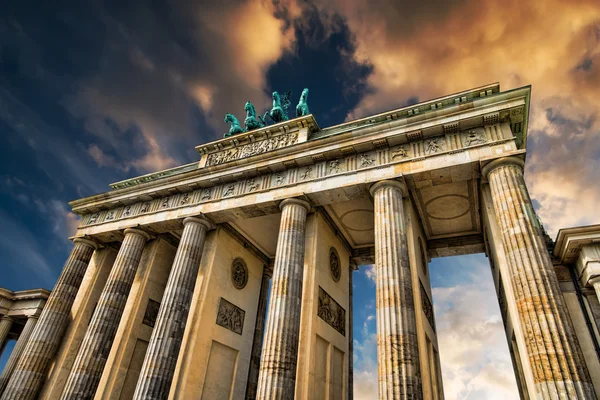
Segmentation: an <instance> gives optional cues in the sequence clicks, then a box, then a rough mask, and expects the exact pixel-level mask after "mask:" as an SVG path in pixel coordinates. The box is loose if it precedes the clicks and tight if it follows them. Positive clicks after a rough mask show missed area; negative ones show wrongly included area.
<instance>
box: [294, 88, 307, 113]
mask: <svg viewBox="0 0 600 400" xmlns="http://www.w3.org/2000/svg"><path fill="white" fill-rule="evenodd" d="M308 114H310V111H308V88H304V90H302V94H301V95H300V101H298V105H297V106H296V117H303V116H305V115H308Z"/></svg>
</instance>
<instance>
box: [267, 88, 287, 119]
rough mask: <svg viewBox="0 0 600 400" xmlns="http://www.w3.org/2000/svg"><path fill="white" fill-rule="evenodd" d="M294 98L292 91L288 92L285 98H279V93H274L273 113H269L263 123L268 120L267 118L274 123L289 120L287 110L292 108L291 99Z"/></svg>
mask: <svg viewBox="0 0 600 400" xmlns="http://www.w3.org/2000/svg"><path fill="white" fill-rule="evenodd" d="M291 96H292V91H291V90H290V91H288V92H287V93H286V94H284V95H283V96H279V93H278V92H273V96H272V97H273V108H271V111H267V112H266V113H265V115H264V117H263V119H262V122H265V121H266V120H267V117H270V118H271V119H272V120H273V122H275V123H278V122H282V121H287V120H288V115H287V110H288V108H290V104H291V103H290V97H291Z"/></svg>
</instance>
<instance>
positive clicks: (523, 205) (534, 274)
mask: <svg viewBox="0 0 600 400" xmlns="http://www.w3.org/2000/svg"><path fill="white" fill-rule="evenodd" d="M523 165H524V162H523V160H521V159H519V158H515V157H506V158H500V159H496V160H494V161H492V162H490V163H489V164H487V165H486V166H485V167H484V168H483V170H482V174H483V176H484V177H486V178H487V179H488V180H489V185H490V188H491V193H492V203H493V206H494V210H495V213H496V220H497V224H498V226H499V228H500V230H501V232H502V243H503V247H504V251H505V253H506V255H507V262H508V270H509V273H510V275H511V276H510V279H511V282H512V287H513V291H514V295H515V301H516V304H517V310H518V313H519V320H520V323H521V325H522V328H523V334H524V336H525V342H526V346H527V349H526V351H527V355H528V357H529V360H530V363H531V366H532V370H533V371H532V372H533V376H534V380H535V386H536V391H537V396H538V397H539V398H540V399H558V398H577V399H595V398H596V395H595V393H594V388H593V386H592V384H591V380H590V376H589V373H588V370H587V367H586V364H585V361H584V358H583V354H582V352H581V348H580V346H579V342H578V340H577V337H576V336H575V334H574V330H573V327H572V325H571V321H570V319H569V316H568V314H567V311H566V309H565V305H564V300H563V297H562V294H561V291H560V287H559V284H558V279H557V277H556V274H555V273H554V267H553V266H552V261H551V260H550V256H549V254H548V251H547V249H546V245H545V241H544V235H543V231H542V227H541V226H540V224H539V221H538V219H537V218H536V215H535V211H534V209H533V204H532V203H531V199H530V198H529V193H528V191H527V187H526V185H525V180H524V178H523Z"/></svg>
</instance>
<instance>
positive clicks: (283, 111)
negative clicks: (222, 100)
mask: <svg viewBox="0 0 600 400" xmlns="http://www.w3.org/2000/svg"><path fill="white" fill-rule="evenodd" d="M291 96H292V91H291V90H289V91H288V92H287V93H285V94H284V95H279V93H278V92H273V95H272V97H273V108H271V109H270V110H269V111H267V112H265V114H264V116H260V115H256V109H255V108H254V105H253V104H252V103H251V102H249V101H247V102H246V104H245V106H244V110H245V111H246V119H245V120H244V126H245V129H244V128H242V126H241V125H240V122H239V121H238V119H237V118H236V117H235V115H233V114H229V113H227V114H225V122H227V123H230V124H231V126H230V128H229V132H228V133H226V134H224V135H223V137H229V136H232V135H237V134H238V133H244V132H248V131H251V130H254V129H260V128H264V127H265V126H266V125H267V117H268V118H270V119H271V120H272V121H273V122H274V123H278V122H282V121H287V120H288V119H289V118H288V108H290V104H291V102H290V97H291ZM308 114H310V111H309V110H308V88H304V90H302V94H301V95H300V100H299V102H298V105H297V106H296V116H297V117H303V116H305V115H308Z"/></svg>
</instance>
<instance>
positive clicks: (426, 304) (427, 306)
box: [419, 282, 435, 332]
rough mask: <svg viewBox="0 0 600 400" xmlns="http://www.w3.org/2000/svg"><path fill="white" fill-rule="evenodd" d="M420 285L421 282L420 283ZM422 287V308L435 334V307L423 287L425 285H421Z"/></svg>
mask: <svg viewBox="0 0 600 400" xmlns="http://www.w3.org/2000/svg"><path fill="white" fill-rule="evenodd" d="M419 283H420V282H419ZM420 286H421V308H423V314H425V318H427V321H428V322H429V325H431V328H432V329H433V331H434V332H435V317H434V316H433V305H432V304H431V300H429V296H428V295H427V292H426V291H425V288H424V287H423V284H422V283H420Z"/></svg>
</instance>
